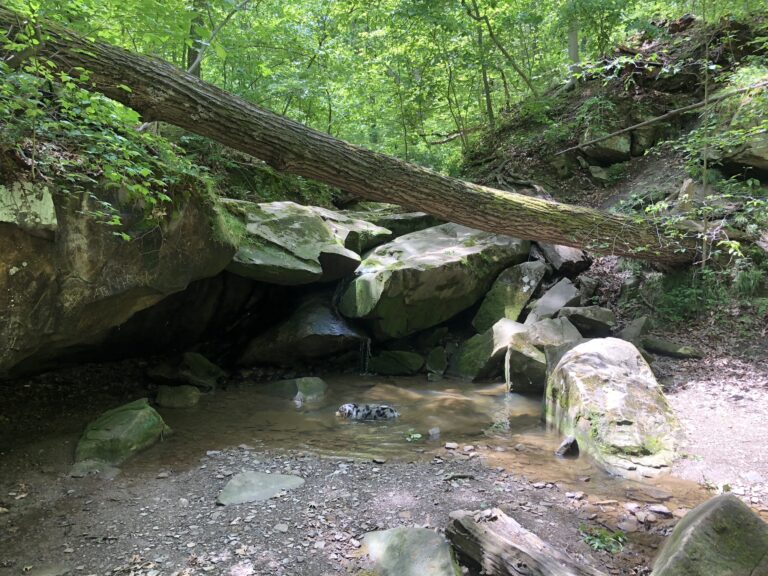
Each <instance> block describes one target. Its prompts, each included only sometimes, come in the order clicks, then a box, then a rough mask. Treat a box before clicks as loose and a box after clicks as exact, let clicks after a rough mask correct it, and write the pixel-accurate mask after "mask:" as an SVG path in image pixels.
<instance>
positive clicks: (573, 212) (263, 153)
mask: <svg viewBox="0 0 768 576" xmlns="http://www.w3.org/2000/svg"><path fill="white" fill-rule="evenodd" d="M20 22H21V17H19V16H17V15H16V14H15V13H14V12H12V11H10V10H7V9H5V8H0V28H2V29H3V30H7V31H9V33H10V36H11V38H13V37H14V36H15V34H16V33H17V32H18V31H19V29H20ZM39 32H40V36H41V38H42V39H43V41H42V42H41V43H40V45H38V46H37V47H36V51H37V53H38V56H40V57H44V58H47V59H49V60H51V61H52V62H54V63H55V64H56V65H57V66H58V67H59V68H60V69H61V70H62V71H65V72H66V71H72V72H73V75H79V74H77V73H75V71H74V69H75V68H76V67H78V66H80V67H82V68H84V69H86V70H89V71H90V72H91V77H90V80H89V81H88V85H87V87H88V88H89V89H93V90H98V91H100V92H102V93H103V94H105V95H106V96H108V97H110V98H113V99H115V100H117V101H119V102H122V103H123V104H125V105H126V106H129V107H131V108H133V109H134V110H137V111H138V112H139V113H141V114H142V115H143V117H144V119H145V120H147V121H156V120H163V121H165V122H169V123H171V124H175V125H177V126H180V127H182V128H185V129H187V130H189V131H191V132H194V133H196V134H199V135H201V136H206V137H209V138H212V139H214V140H217V141H218V142H220V143H222V144H224V145H226V146H230V147H231V148H235V149H237V150H240V151H242V152H246V153H248V154H251V155H253V156H256V157H257V158H261V159H263V160H264V161H266V162H267V163H269V164H270V165H271V166H273V167H274V168H275V169H277V170H280V171H285V172H290V173H293V174H298V175H300V176H304V177H307V178H312V179H314V180H318V181H320V182H325V183H327V184H330V185H332V186H338V187H339V188H341V189H343V190H345V191H347V192H351V193H353V194H356V195H358V196H361V197H363V198H367V199H370V200H378V201H382V202H392V203H395V204H400V205H402V206H407V207H410V208H414V209H419V210H424V211H426V212H429V213H431V214H434V215H436V216H438V217H440V218H444V219H446V220H450V221H453V222H457V223H459V224H464V225H466V226H471V227H474V228H478V229H481V230H487V231H490V232H496V233H500V234H508V235H510V236H516V237H519V238H526V239H532V240H540V241H544V242H549V243H553V244H563V245H566V246H575V247H581V248H586V249H589V250H592V251H594V252H597V253H602V254H619V255H627V256H632V257H635V258H640V259H645V260H653V261H658V262H665V263H687V262H690V261H691V260H692V259H693V257H694V252H695V241H694V240H693V239H682V240H672V239H669V238H666V237H665V236H664V235H663V234H662V233H661V232H660V231H659V230H658V229H657V228H656V227H655V226H653V225H652V224H650V223H648V222H646V221H642V220H638V219H634V218H627V217H624V216H620V215H617V214H611V213H606V212H601V211H599V210H593V209H590V208H584V207H580V206H569V205H565V204H559V203H557V202H552V201H548V200H543V199H540V198H534V197H530V196H525V195H521V194H515V193H510V192H503V191H501V190H494V189H492V188H487V187H484V186H479V185H476V184H472V183H469V182H464V181H462V180H458V179H455V178H450V177H447V176H443V175H442V174H439V173H437V172H433V171H431V170H428V169H426V168H422V167H419V166H415V165H411V164H408V163H406V162H403V161H402V160H398V159H397V158H392V157H390V156H386V155H384V154H379V153H376V152H373V151H371V150H366V149H364V148H360V147H357V146H353V145H352V144H349V143H347V142H343V141H341V140H337V139H336V138H333V137H332V136H329V135H328V134H325V133H323V132H319V131H317V130H312V129H310V128H307V127H306V126H303V125H301V124H299V123H298V122H294V121H292V120H289V119H287V118H283V117H280V116H278V115H276V114H273V113H272V112H268V111H266V110H264V109H262V108H259V107H258V106H256V105H254V104H251V103H249V102H246V101H245V100H242V99H240V98H238V97H236V96H233V95H231V94H228V93H227V92H224V91H223V90H221V89H219V88H217V87H215V86H213V85H211V84H208V83H206V82H203V81H202V80H200V79H199V78H196V77H194V76H192V75H190V74H187V73H186V72H183V71H181V70H179V69H178V68H176V67H174V66H172V65H171V64H169V63H166V62H164V61H162V60H158V59H152V58H148V57H145V56H140V55H137V54H133V53H131V52H128V51H126V50H123V49H122V48H117V47H115V46H111V45H109V44H104V43H100V42H91V41H88V40H86V39H84V38H82V37H80V36H78V35H77V34H74V33H73V32H70V31H68V30H66V29H64V28H61V27H59V26H57V25H54V24H50V23H47V22H44V23H42V24H39ZM12 56H13V55H9V54H7V53H5V54H4V53H2V52H1V51H0V57H3V58H4V59H6V61H10V60H11V57H12ZM124 86H129V87H130V88H131V90H130V91H126V90H125V89H124Z"/></svg>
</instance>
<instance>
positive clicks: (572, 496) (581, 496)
mask: <svg viewBox="0 0 768 576" xmlns="http://www.w3.org/2000/svg"><path fill="white" fill-rule="evenodd" d="M565 497H566V498H570V499H572V500H583V499H584V492H566V493H565Z"/></svg>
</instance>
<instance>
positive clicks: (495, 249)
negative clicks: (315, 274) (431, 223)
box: [339, 224, 530, 340]
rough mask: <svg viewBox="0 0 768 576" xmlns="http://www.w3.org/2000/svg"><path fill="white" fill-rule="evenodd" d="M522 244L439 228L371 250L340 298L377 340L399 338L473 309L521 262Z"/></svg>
mask: <svg viewBox="0 0 768 576" xmlns="http://www.w3.org/2000/svg"><path fill="white" fill-rule="evenodd" d="M529 248H530V243H529V242H527V241H524V240H518V239H515V238H510V237H508V236H499V235H496V234H490V233H487V232H481V231H479V230H473V229H472V228H467V227H465V226H460V225H458V224H443V225H441V226H436V227H434V228H428V229H426V230H422V231H420V232H414V233H412V234H406V235H405V236H401V237H400V238H398V239H396V240H394V241H393V242H390V243H388V244H385V245H383V246H379V247H378V248H376V249H375V250H373V251H371V252H370V253H369V254H368V255H367V256H366V258H365V260H363V262H362V264H361V265H360V267H359V268H358V269H357V272H356V276H355V278H354V279H353V280H352V281H351V282H350V283H349V284H348V285H347V286H346V288H345V289H344V290H343V292H342V294H341V297H340V299H339V311H340V312H341V313H342V314H343V315H345V316H347V317H348V318H360V319H363V320H366V321H367V323H368V325H370V327H371V329H372V331H373V333H374V335H375V336H376V337H377V338H379V339H382V340H384V339H392V338H400V337H403V336H407V335H409V334H413V333H415V332H418V331H420V330H424V329H426V328H429V327H431V326H435V325H437V324H440V323H441V322H443V321H445V320H447V319H449V318H451V317H452V316H454V315H456V314H457V313H459V312H461V311H462V310H465V309H466V308H468V307H470V306H472V304H474V303H475V302H477V300H478V299H479V298H480V297H481V296H482V295H483V294H484V293H485V292H486V291H487V290H488V287H489V286H490V284H491V282H493V279H494V278H495V277H496V275H497V274H498V273H499V271H500V270H502V269H504V268H506V267H507V266H509V265H511V264H515V263H517V262H520V261H522V260H524V259H525V258H526V257H527V255H528V250H529Z"/></svg>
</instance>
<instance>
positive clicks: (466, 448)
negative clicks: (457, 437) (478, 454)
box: [464, 444, 475, 452]
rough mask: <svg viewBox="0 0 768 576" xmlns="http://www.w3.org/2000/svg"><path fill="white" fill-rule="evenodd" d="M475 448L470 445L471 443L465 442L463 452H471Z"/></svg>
mask: <svg viewBox="0 0 768 576" xmlns="http://www.w3.org/2000/svg"><path fill="white" fill-rule="evenodd" d="M474 450H475V447H474V446H472V444H467V445H466V446H464V452H473V451H474Z"/></svg>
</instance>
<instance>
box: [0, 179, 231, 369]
mask: <svg viewBox="0 0 768 576" xmlns="http://www.w3.org/2000/svg"><path fill="white" fill-rule="evenodd" d="M3 190H6V189H5V188H4V189H3ZM20 190H21V189H20ZM24 193H25V194H29V196H25V198H27V199H28V200H30V198H31V199H33V200H34V202H32V201H31V200H30V201H29V202H26V203H22V204H20V205H19V211H18V212H15V213H14V212H13V208H12V207H11V206H10V205H8V204H7V203H4V204H3V206H2V208H0V342H2V343H3V345H0V377H5V376H10V375H13V374H18V373H22V372H23V371H25V370H40V369H41V368H43V367H44V366H45V363H46V361H48V360H50V359H53V358H55V357H56V356H58V355H60V354H62V352H64V351H66V350H67V349H71V348H73V347H76V346H88V345H93V344H98V343H99V342H101V341H102V340H103V339H104V338H105V336H106V334H107V333H108V331H109V330H110V329H111V328H112V327H114V326H117V325H119V324H122V323H123V322H125V321H126V320H127V319H128V318H130V317H131V316H133V315H134V314H135V313H136V312H138V311H140V310H143V309H145V308H147V307H149V306H151V305H153V304H155V303H156V302H158V301H160V300H161V299H163V298H164V297H165V296H167V295H169V294H172V293H174V292H178V291H181V290H183V289H184V288H185V287H186V286H187V285H188V284H189V283H190V282H191V281H193V280H197V279H199V278H204V277H208V276H214V275H216V274H217V273H218V272H219V271H221V270H222V269H223V268H224V267H225V266H226V265H227V263H228V262H229V261H230V259H231V257H232V254H233V253H234V251H235V248H234V247H233V246H232V245H230V244H227V243H225V242H222V241H221V240H219V239H218V238H219V237H222V233H221V231H220V229H219V232H216V231H215V230H216V224H217V223H218V222H220V220H219V219H218V217H217V216H216V214H215V213H214V212H213V211H212V209H211V208H209V207H207V205H206V204H205V203H204V202H202V201H200V200H197V199H194V198H193V199H192V200H189V201H187V202H185V201H183V200H179V201H177V202H176V203H175V204H174V215H173V218H171V219H170V220H169V221H168V222H166V223H163V224H161V225H159V226H158V227H156V228H154V229H152V230H151V231H149V232H145V233H143V234H142V235H141V236H140V237H139V238H137V239H135V240H133V241H131V242H126V241H124V240H122V239H120V238H118V237H117V236H115V235H114V234H113V233H112V232H113V230H112V229H111V228H109V227H107V226H104V225H103V224H100V223H98V222H95V221H94V220H93V219H92V218H90V217H88V216H86V215H84V213H85V212H87V211H88V210H96V209H98V206H97V205H95V200H93V199H92V198H91V197H90V196H88V195H86V196H85V197H80V196H76V195H61V194H52V195H49V194H48V193H47V192H46V191H45V190H36V189H33V190H28V189H26V188H25V189H24ZM5 199H6V200H7V198H5ZM91 203H94V204H93V205H92V204H91ZM52 205H53V206H54V208H55V213H52V212H51V206H52ZM138 217H139V215H138V214H133V215H131V216H130V218H134V219H135V218H138ZM128 219H129V217H126V221H127V220H128ZM54 230H55V235H54V234H53V231H54Z"/></svg>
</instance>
